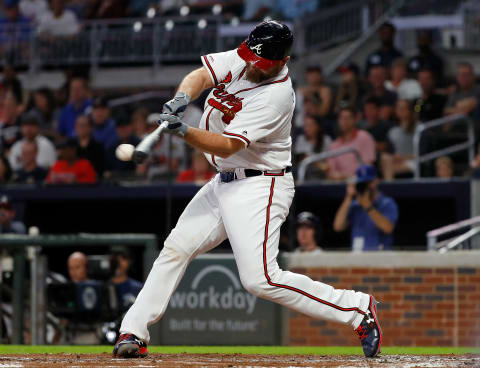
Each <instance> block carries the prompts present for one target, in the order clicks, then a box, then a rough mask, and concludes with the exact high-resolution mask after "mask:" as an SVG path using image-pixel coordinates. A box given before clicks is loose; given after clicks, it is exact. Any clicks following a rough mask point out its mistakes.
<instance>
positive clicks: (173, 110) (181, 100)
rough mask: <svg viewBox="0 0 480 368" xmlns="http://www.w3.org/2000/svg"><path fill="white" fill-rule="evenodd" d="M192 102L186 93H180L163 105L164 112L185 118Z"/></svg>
mask: <svg viewBox="0 0 480 368" xmlns="http://www.w3.org/2000/svg"><path fill="white" fill-rule="evenodd" d="M189 102H190V96H189V95H187V94H186V93H185V92H178V93H177V94H176V95H175V97H174V98H172V99H171V100H170V101H168V102H166V103H165V104H164V105H163V110H162V112H163V113H165V114H171V115H176V116H178V117H179V118H183V115H184V114H185V109H186V108H187V105H188V104H189Z"/></svg>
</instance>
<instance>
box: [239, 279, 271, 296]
mask: <svg viewBox="0 0 480 368" xmlns="http://www.w3.org/2000/svg"><path fill="white" fill-rule="evenodd" d="M241 281H242V285H243V287H244V288H245V290H247V291H248V292H249V293H250V294H253V295H255V296H258V297H260V298H262V297H264V296H266V295H267V293H268V289H269V285H268V282H267V280H264V279H260V280H258V279H253V278H246V277H245V278H242V279H241Z"/></svg>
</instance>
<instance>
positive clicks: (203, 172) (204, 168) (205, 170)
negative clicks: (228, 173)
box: [177, 151, 215, 185]
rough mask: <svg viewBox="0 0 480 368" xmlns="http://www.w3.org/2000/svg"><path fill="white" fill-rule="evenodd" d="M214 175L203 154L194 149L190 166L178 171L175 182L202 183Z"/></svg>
mask: <svg viewBox="0 0 480 368" xmlns="http://www.w3.org/2000/svg"><path fill="white" fill-rule="evenodd" d="M214 176H215V172H214V171H213V170H212V167H211V166H210V164H209V163H208V161H207V159H206V158H205V155H204V154H203V153H202V152H200V151H195V152H194V153H193V155H192V166H191V167H190V168H189V169H187V170H183V171H180V173H179V174H178V176H177V183H195V184H197V185H203V184H205V183H206V182H207V181H209V180H210V179H211V178H213V177H214Z"/></svg>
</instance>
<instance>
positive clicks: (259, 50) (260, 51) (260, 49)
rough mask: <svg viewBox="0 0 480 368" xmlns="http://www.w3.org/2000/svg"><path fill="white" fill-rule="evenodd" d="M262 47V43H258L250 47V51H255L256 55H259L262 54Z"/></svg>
mask: <svg viewBox="0 0 480 368" xmlns="http://www.w3.org/2000/svg"><path fill="white" fill-rule="evenodd" d="M262 45H263V44H262V43H259V44H258V45H255V46H253V47H251V50H252V51H253V50H255V51H256V52H257V54H258V55H260V54H261V53H262Z"/></svg>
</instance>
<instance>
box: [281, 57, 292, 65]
mask: <svg viewBox="0 0 480 368" xmlns="http://www.w3.org/2000/svg"><path fill="white" fill-rule="evenodd" d="M289 60H290V56H285V57H284V58H283V59H282V64H283V65H285V64H286V63H288V61H289Z"/></svg>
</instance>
